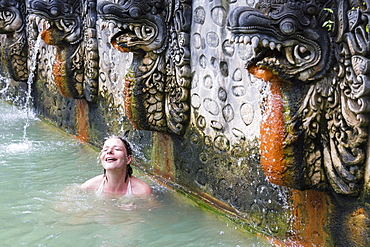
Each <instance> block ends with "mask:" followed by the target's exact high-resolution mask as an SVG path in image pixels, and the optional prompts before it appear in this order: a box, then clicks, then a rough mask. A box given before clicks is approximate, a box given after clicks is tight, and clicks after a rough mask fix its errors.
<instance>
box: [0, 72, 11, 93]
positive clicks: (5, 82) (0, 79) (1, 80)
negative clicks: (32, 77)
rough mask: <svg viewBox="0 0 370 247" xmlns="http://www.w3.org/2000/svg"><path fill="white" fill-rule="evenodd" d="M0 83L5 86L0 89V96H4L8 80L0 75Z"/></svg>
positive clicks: (8, 83)
mask: <svg viewBox="0 0 370 247" xmlns="http://www.w3.org/2000/svg"><path fill="white" fill-rule="evenodd" d="M0 84H5V86H4V87H3V88H2V89H1V90H0V97H1V98H2V97H5V93H6V92H7V91H8V88H9V85H10V80H9V78H6V77H4V76H2V75H0Z"/></svg>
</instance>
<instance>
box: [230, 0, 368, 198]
mask: <svg viewBox="0 0 370 247" xmlns="http://www.w3.org/2000/svg"><path fill="white" fill-rule="evenodd" d="M274 2H275V1H274ZM274 2H272V1H271V2H270V1H261V2H260V3H259V5H258V8H256V9H254V8H248V7H239V8H236V9H234V10H233V11H232V12H231V13H230V15H229V19H228V21H229V23H228V27H229V30H230V31H231V32H232V37H233V38H232V39H233V40H232V41H234V42H237V43H245V44H248V45H252V46H253V48H254V51H255V56H254V58H253V59H252V60H251V61H249V62H248V64H247V65H246V66H247V67H248V66H251V65H255V66H258V67H260V68H264V69H269V70H272V71H274V73H277V74H279V76H281V77H282V78H284V79H285V81H290V82H291V83H293V85H294V83H305V84H306V85H307V86H308V88H309V89H308V90H307V93H306V95H303V100H302V102H301V103H300V106H299V107H298V110H297V111H296V113H295V115H294V116H293V117H292V119H291V121H290V122H287V123H286V124H287V125H288V126H287V127H286V129H290V130H292V131H290V132H288V133H287V135H286V137H285V150H286V154H287V155H286V157H288V156H289V154H288V153H289V152H288V151H287V150H289V149H290V148H292V147H293V146H301V147H302V149H303V155H302V157H303V158H302V160H303V163H304V165H303V167H302V168H300V169H301V170H300V171H293V173H296V174H299V173H303V174H304V176H303V179H300V181H299V182H297V183H296V184H295V185H293V187H297V188H302V189H306V188H317V189H322V188H327V185H330V186H331V188H332V189H333V190H334V191H335V192H336V193H340V194H346V195H358V194H359V193H360V192H361V190H362V187H363V184H364V173H365V168H366V167H365V162H366V159H367V157H366V149H367V140H368V126H369V117H370V116H369V112H370V104H369V103H370V102H369V92H370V91H369V85H370V84H369V72H370V67H369V65H370V60H369V58H368V57H369V52H370V49H369V48H370V40H369V20H370V19H369V13H370V12H369V7H370V2H369V1H359V3H357V2H356V1H348V0H343V1H342V0H336V1H335V0H333V1H324V0H321V1H314V0H307V1H303V0H302V1H284V2H285V3H281V4H276V3H274ZM360 2H361V3H360ZM302 139H303V142H302ZM289 162H290V163H289ZM295 162H297V161H295ZM287 166H291V167H300V166H299V165H297V164H294V162H292V161H288V162H287Z"/></svg>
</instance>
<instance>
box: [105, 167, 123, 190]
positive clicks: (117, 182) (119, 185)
mask: <svg viewBox="0 0 370 247" xmlns="http://www.w3.org/2000/svg"><path fill="white" fill-rule="evenodd" d="M105 176H106V179H107V181H106V183H105V186H104V190H105V191H106V192H112V193H126V192H127V184H128V179H127V181H125V180H126V171H123V172H109V171H107V173H106V175H105Z"/></svg>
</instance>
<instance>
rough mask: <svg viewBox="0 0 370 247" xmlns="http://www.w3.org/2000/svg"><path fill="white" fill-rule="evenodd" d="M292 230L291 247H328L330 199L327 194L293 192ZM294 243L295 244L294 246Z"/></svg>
mask: <svg viewBox="0 0 370 247" xmlns="http://www.w3.org/2000/svg"><path fill="white" fill-rule="evenodd" d="M292 203H293V205H292V208H293V211H292V214H293V215H292V216H293V217H292V223H291V225H292V229H291V235H290V236H289V238H288V239H287V240H286V241H287V243H288V241H289V240H290V241H292V242H291V243H290V244H289V246H327V244H328V243H327V242H326V241H327V240H328V237H329V235H328V232H326V231H325V229H327V228H328V225H327V224H329V213H330V212H329V211H330V207H329V205H330V198H329V196H328V195H327V194H326V193H325V192H320V191H314V190H306V191H299V190H293V191H292ZM292 243H294V244H292Z"/></svg>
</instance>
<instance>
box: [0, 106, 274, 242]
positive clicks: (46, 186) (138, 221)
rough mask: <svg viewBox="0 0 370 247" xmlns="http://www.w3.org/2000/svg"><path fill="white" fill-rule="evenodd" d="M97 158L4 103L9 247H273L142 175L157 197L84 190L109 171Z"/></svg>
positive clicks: (1, 164)
mask: <svg viewBox="0 0 370 247" xmlns="http://www.w3.org/2000/svg"><path fill="white" fill-rule="evenodd" d="M27 115H29V116H27ZM26 124H28V127H27V128H26V135H25V137H26V138H24V128H25V126H26ZM97 156H98V153H97V152H96V150H94V149H92V148H91V147H89V146H87V145H83V144H81V143H80V142H78V141H77V140H75V139H74V138H72V137H71V136H69V135H67V134H65V133H64V132H62V131H60V130H59V129H57V128H54V127H52V126H50V125H48V124H46V123H45V122H43V121H40V120H38V119H37V118H35V117H32V116H30V114H26V113H25V112H23V111H20V110H19V109H18V108H15V107H14V106H10V105H8V104H5V103H4V102H1V101H0V168H1V169H0V212H1V214H0V220H1V224H0V240H1V246H58V247H59V246H79V247H80V246H109V247H110V246H161V247H162V246H271V245H270V244H269V243H268V242H267V241H266V240H264V239H261V238H258V237H256V236H254V235H251V234H248V233H245V232H241V231H239V229H237V228H236V227H235V226H234V225H231V224H229V223H227V222H225V221H222V220H220V219H218V218H217V217H216V216H215V215H213V214H210V213H208V212H204V211H202V210H201V209H199V208H197V207H196V206H194V205H193V204H192V203H191V202H189V201H187V200H186V199H184V198H183V197H180V196H179V195H177V194H176V193H174V192H172V191H169V190H167V189H165V188H163V187H161V186H159V185H157V184H155V183H153V182H152V181H151V180H150V179H149V178H147V177H146V176H144V175H140V174H138V173H137V171H134V175H136V176H138V177H140V178H142V179H143V180H145V181H146V182H148V183H149V184H150V185H151V186H152V187H153V190H154V194H155V195H154V196H153V198H151V199H146V200H139V199H127V198H124V197H122V198H110V197H103V196H96V195H95V194H94V193H91V192H87V191H81V190H80V189H79V188H78V185H79V184H81V183H82V182H84V181H85V180H87V179H88V178H91V177H93V176H95V175H98V174H100V173H101V172H102V169H101V167H99V166H98V165H97V160H96V157H97ZM132 200H135V201H132ZM132 203H134V206H132V205H131V204H132Z"/></svg>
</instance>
